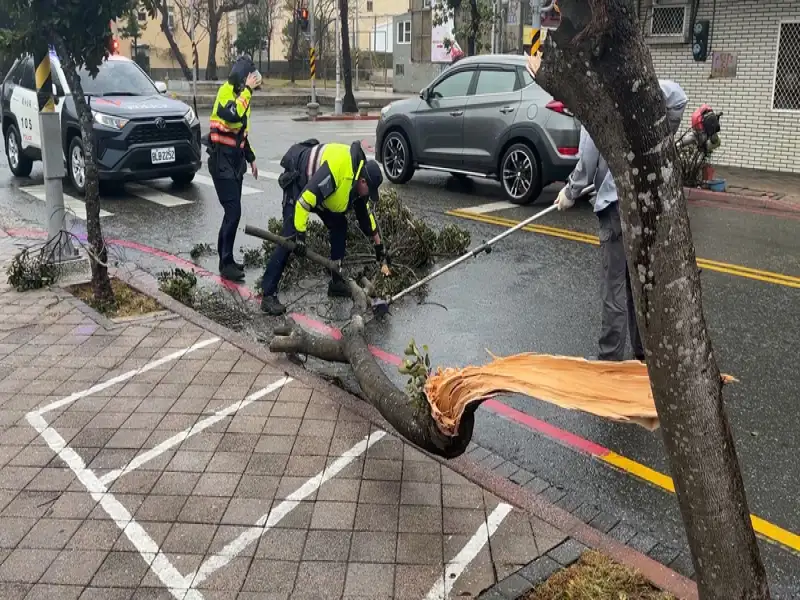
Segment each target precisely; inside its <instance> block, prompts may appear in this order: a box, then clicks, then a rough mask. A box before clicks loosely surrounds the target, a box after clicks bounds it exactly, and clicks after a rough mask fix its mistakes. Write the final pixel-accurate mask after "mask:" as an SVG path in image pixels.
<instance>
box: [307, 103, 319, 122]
mask: <svg viewBox="0 0 800 600" xmlns="http://www.w3.org/2000/svg"><path fill="white" fill-rule="evenodd" d="M306 109H307V110H308V118H309V119H311V120H312V121H313V120H316V118H317V117H318V116H319V103H317V102H309V103H308V104H306Z"/></svg>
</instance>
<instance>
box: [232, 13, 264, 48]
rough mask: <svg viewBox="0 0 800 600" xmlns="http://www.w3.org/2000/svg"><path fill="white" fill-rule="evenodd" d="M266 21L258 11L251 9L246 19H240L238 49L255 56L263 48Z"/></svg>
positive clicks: (237, 38) (237, 36)
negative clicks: (262, 19)
mask: <svg viewBox="0 0 800 600" xmlns="http://www.w3.org/2000/svg"><path fill="white" fill-rule="evenodd" d="M264 30H265V27H264V23H263V22H262V21H261V16H260V15H259V14H258V12H256V11H249V12H248V13H247V14H246V15H245V19H244V20H242V21H239V25H238V27H237V32H236V43H235V45H236V51H237V52H240V53H242V54H249V55H250V56H255V55H256V52H257V51H258V50H259V49H260V48H261V42H262V40H263V39H264Z"/></svg>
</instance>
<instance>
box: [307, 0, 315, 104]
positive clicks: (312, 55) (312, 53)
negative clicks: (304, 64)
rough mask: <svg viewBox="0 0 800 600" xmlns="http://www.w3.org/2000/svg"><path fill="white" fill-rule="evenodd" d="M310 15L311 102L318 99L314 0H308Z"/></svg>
mask: <svg viewBox="0 0 800 600" xmlns="http://www.w3.org/2000/svg"><path fill="white" fill-rule="evenodd" d="M308 17H309V19H311V23H309V25H308V34H309V36H310V37H311V44H310V46H311V49H310V64H309V68H310V69H311V102H314V103H316V101H317V50H316V48H315V44H316V43H317V41H316V38H315V37H314V21H316V19H317V17H316V13H314V0H308Z"/></svg>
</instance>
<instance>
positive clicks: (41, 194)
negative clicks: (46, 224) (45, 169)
mask: <svg viewBox="0 0 800 600" xmlns="http://www.w3.org/2000/svg"><path fill="white" fill-rule="evenodd" d="M19 189H21V190H22V191H23V192H25V193H26V194H28V195H30V196H33V197H34V198H36V199H37V200H41V201H42V202H47V195H46V193H45V188H44V186H43V185H28V186H24V187H23V186H20V188H19ZM64 208H65V209H66V211H67V212H68V213H69V214H71V215H73V216H75V217H77V218H78V219H81V220H83V221H85V220H86V203H85V202H83V201H82V200H78V199H77V198H74V197H72V196H70V195H68V194H64ZM113 216H114V213H110V212H108V211H107V210H103V209H102V208H101V209H100V217H113Z"/></svg>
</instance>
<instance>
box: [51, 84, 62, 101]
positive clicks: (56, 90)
mask: <svg viewBox="0 0 800 600" xmlns="http://www.w3.org/2000/svg"><path fill="white" fill-rule="evenodd" d="M53 96H55V97H56V98H63V97H64V90H63V88H62V87H61V86H60V85H58V84H57V83H54V84H53Z"/></svg>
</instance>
